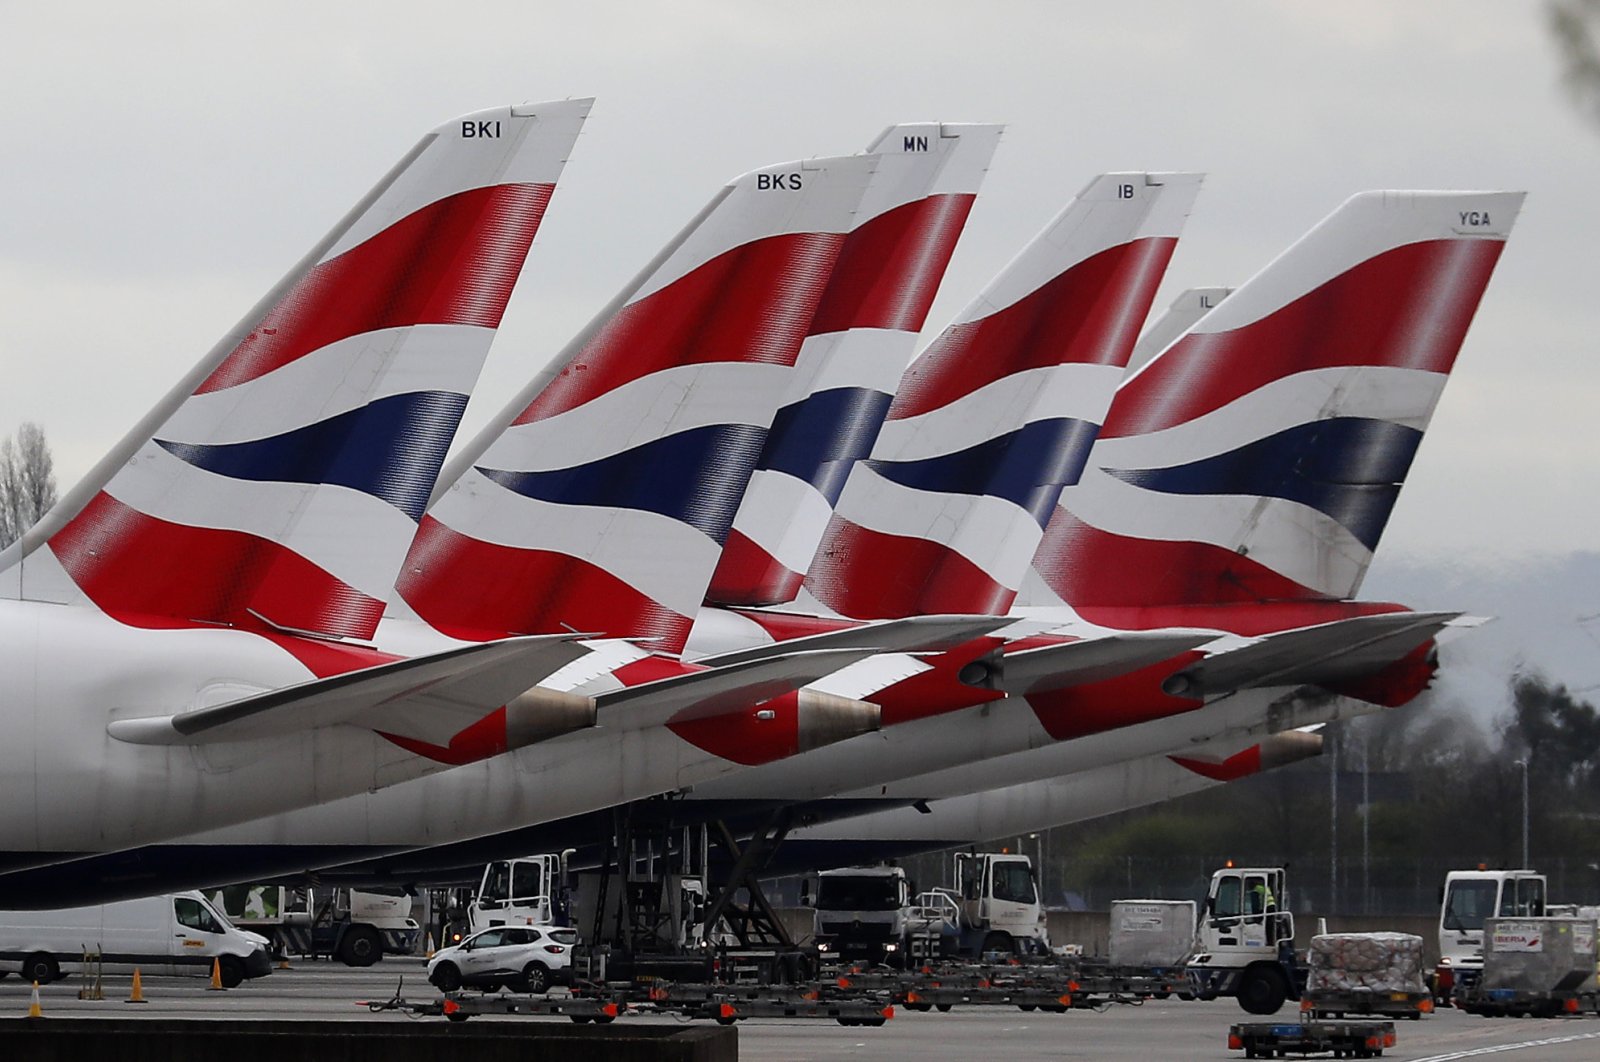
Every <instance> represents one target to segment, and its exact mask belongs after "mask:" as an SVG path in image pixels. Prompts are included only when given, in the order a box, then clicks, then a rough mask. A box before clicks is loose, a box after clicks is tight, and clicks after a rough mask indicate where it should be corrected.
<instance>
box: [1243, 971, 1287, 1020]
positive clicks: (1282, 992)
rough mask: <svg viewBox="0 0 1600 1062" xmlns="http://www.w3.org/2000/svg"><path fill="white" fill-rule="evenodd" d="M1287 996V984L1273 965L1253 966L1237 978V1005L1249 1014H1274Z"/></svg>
mask: <svg viewBox="0 0 1600 1062" xmlns="http://www.w3.org/2000/svg"><path fill="white" fill-rule="evenodd" d="M1288 998H1289V986H1288V985H1286V984H1284V982H1283V974H1282V973H1281V972H1280V971H1279V970H1278V968H1277V967H1275V966H1255V967H1252V968H1250V969H1248V970H1246V971H1245V972H1244V973H1243V975H1241V976H1240V978H1239V1006H1241V1007H1243V1008H1244V1010H1245V1011H1246V1012H1247V1013H1249V1014H1276V1013H1277V1012H1278V1009H1279V1008H1280V1007H1282V1006H1283V1001H1284V1000H1285V999H1288Z"/></svg>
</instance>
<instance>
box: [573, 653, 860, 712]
mask: <svg viewBox="0 0 1600 1062" xmlns="http://www.w3.org/2000/svg"><path fill="white" fill-rule="evenodd" d="M882 651H883V650H882V649H881V648H880V647H879V646H876V645H873V646H860V647H855V648H850V649H815V650H811V651H809V652H801V653H791V654H789V655H787V656H764V657H757V658H756V659H754V660H746V661H743V662H741V663H736V664H728V665H727V666H725V667H716V668H707V669H706V670H704V671H691V672H689V673H687V674H683V675H672V676H670V677H668V678H663V679H657V680H655V681H654V682H645V683H641V684H640V685H638V686H629V687H628V688H627V689H621V690H613V691H610V692H607V693H600V694H596V695H595V698H594V699H595V704H596V710H597V713H598V718H599V723H600V725H601V726H614V727H622V728H624V729H629V730H635V729H640V728H643V727H647V726H660V725H662V724H665V723H669V722H671V723H683V722H688V721H690V720H694V719H705V718H710V717H712V716H717V715H724V714H727V713H729V712H734V711H738V710H740V709H742V708H746V707H748V706H750V705H752V704H758V703H760V702H761V701H765V700H770V699H771V698H773V697H778V696H781V695H783V694H785V693H792V692H794V691H795V690H798V689H800V688H801V687H802V686H808V685H810V684H811V683H813V682H815V681H817V680H818V679H820V678H824V677H826V676H828V675H831V674H833V673H834V672H835V671H838V670H839V669H841V668H844V667H848V666H849V665H851V664H854V663H856V662H857V661H859V660H865V659H867V658H868V657H870V656H875V655H877V654H878V653H881V652H882Z"/></svg>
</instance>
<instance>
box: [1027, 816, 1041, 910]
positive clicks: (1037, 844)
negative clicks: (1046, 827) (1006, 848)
mask: <svg viewBox="0 0 1600 1062" xmlns="http://www.w3.org/2000/svg"><path fill="white" fill-rule="evenodd" d="M1028 837H1029V839H1030V840H1032V841H1033V843H1034V850H1035V851H1037V852H1038V853H1039V869H1038V870H1037V871H1036V872H1035V873H1034V880H1035V883H1036V884H1037V886H1038V889H1039V904H1040V906H1043V905H1044V897H1045V891H1044V835H1043V834H1038V833H1030V834H1028Z"/></svg>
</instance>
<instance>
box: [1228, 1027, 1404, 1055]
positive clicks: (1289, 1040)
mask: <svg viewBox="0 0 1600 1062" xmlns="http://www.w3.org/2000/svg"><path fill="white" fill-rule="evenodd" d="M1394 1045H1395V1035H1394V1022H1392V1021H1308V1022H1298V1023H1288V1022H1285V1023H1279V1022H1267V1021H1259V1022H1256V1021H1252V1022H1240V1023H1238V1024H1236V1025H1232V1026H1230V1027H1229V1028H1228V1049H1229V1050H1230V1051H1239V1050H1243V1051H1244V1057H1246V1058H1271V1057H1273V1056H1274V1055H1278V1056H1279V1057H1282V1056H1286V1055H1290V1054H1296V1055H1313V1054H1328V1053H1331V1054H1332V1055H1333V1057H1334V1058H1376V1057H1378V1056H1380V1055H1382V1054H1383V1050H1384V1048H1386V1047H1393V1046H1394Z"/></svg>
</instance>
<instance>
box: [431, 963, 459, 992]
mask: <svg viewBox="0 0 1600 1062" xmlns="http://www.w3.org/2000/svg"><path fill="white" fill-rule="evenodd" d="M428 980H430V981H432V982H433V987H435V988H437V989H438V990H439V991H441V992H454V991H455V990H456V989H458V988H460V987H461V971H460V970H458V969H456V965H455V963H453V962H441V963H440V964H439V965H438V966H435V967H434V968H433V976H432V977H430V978H428Z"/></svg>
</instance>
